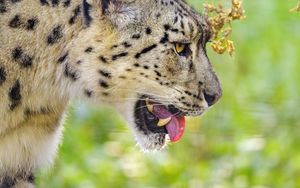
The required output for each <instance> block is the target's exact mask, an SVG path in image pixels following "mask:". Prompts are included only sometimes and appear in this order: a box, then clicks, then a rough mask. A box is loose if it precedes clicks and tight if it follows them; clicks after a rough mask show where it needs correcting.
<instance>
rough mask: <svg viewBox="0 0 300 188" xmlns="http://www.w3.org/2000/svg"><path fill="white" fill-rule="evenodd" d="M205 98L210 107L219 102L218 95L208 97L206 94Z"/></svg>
mask: <svg viewBox="0 0 300 188" xmlns="http://www.w3.org/2000/svg"><path fill="white" fill-rule="evenodd" d="M204 98H205V100H206V102H207V104H208V106H212V105H214V104H215V103H216V102H217V101H218V97H217V96H216V95H208V94H206V93H204Z"/></svg>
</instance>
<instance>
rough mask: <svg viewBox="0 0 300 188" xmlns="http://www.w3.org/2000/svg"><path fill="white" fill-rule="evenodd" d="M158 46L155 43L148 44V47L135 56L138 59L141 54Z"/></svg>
mask: <svg viewBox="0 0 300 188" xmlns="http://www.w3.org/2000/svg"><path fill="white" fill-rule="evenodd" d="M156 47H157V44H153V45H151V46H148V47H146V48H144V49H143V50H142V51H141V52H139V53H137V54H136V55H135V56H134V57H135V58H136V59H138V58H140V57H141V55H143V54H146V53H148V52H150V51H151V50H153V49H155V48H156Z"/></svg>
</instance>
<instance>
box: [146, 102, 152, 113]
mask: <svg viewBox="0 0 300 188" xmlns="http://www.w3.org/2000/svg"><path fill="white" fill-rule="evenodd" d="M146 106H147V109H148V111H149V112H153V105H152V104H150V103H149V101H148V100H146Z"/></svg>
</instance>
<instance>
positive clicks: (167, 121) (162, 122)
mask: <svg viewBox="0 0 300 188" xmlns="http://www.w3.org/2000/svg"><path fill="white" fill-rule="evenodd" d="M171 119H172V118H171V117H168V118H166V119H159V120H158V123H157V126H159V127H163V126H165V125H167V124H168V123H169V122H170V121H171Z"/></svg>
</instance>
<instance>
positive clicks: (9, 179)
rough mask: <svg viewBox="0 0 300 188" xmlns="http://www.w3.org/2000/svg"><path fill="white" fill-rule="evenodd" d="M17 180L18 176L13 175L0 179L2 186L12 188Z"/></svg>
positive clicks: (2, 187)
mask: <svg viewBox="0 0 300 188" xmlns="http://www.w3.org/2000/svg"><path fill="white" fill-rule="evenodd" d="M16 182H17V179H16V178H12V177H7V176H6V177H3V179H2V180H1V181H0V188H11V187H13V186H14V185H15V184H16Z"/></svg>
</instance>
